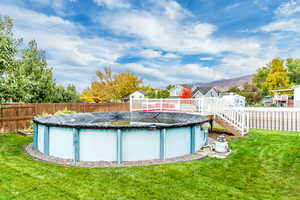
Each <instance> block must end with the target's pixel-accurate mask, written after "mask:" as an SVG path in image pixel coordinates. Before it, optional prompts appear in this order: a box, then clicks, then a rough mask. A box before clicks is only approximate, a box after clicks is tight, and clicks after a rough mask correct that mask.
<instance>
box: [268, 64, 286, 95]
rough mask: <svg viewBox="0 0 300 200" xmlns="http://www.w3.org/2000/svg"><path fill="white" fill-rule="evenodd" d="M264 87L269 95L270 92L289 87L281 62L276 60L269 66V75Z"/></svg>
mask: <svg viewBox="0 0 300 200" xmlns="http://www.w3.org/2000/svg"><path fill="white" fill-rule="evenodd" d="M263 85H264V87H265V88H266V89H267V90H268V92H269V94H271V93H272V90H278V89H287V88H289V87H290V84H289V77H288V74H287V71H286V69H285V67H284V62H283V60H281V59H279V58H276V59H273V60H272V62H271V64H270V73H269V74H268V76H267V78H266V81H265V82H264V84H263Z"/></svg>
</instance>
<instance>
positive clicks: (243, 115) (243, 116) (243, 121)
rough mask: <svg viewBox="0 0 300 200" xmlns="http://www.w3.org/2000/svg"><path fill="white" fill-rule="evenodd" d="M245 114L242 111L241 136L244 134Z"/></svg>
mask: <svg viewBox="0 0 300 200" xmlns="http://www.w3.org/2000/svg"><path fill="white" fill-rule="evenodd" d="M245 114H246V113H245V112H244V111H242V136H244V134H245Z"/></svg>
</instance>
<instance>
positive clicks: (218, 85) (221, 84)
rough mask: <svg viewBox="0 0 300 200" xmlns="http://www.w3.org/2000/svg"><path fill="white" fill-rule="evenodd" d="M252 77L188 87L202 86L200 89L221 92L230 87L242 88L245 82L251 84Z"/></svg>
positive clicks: (199, 83)
mask: <svg viewBox="0 0 300 200" xmlns="http://www.w3.org/2000/svg"><path fill="white" fill-rule="evenodd" d="M252 76H253V75H247V76H241V77H237V78H231V79H221V80H217V81H212V82H208V83H201V82H198V83H192V84H190V85H192V86H194V85H197V86H202V87H209V86H212V87H216V88H218V89H221V90H226V89H228V88H230V87H234V86H237V87H242V86H243V85H244V84H245V83H246V82H248V83H251V82H252Z"/></svg>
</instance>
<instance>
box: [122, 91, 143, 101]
mask: <svg viewBox="0 0 300 200" xmlns="http://www.w3.org/2000/svg"><path fill="white" fill-rule="evenodd" d="M135 92H139V93H142V94H143V95H146V92H145V91H141V90H137V91H135ZM135 92H133V93H135ZM133 93H130V94H127V95H126V96H124V97H122V98H123V99H129V96H130V95H131V94H133Z"/></svg>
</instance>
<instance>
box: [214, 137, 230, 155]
mask: <svg viewBox="0 0 300 200" xmlns="http://www.w3.org/2000/svg"><path fill="white" fill-rule="evenodd" d="M212 149H213V150H214V151H216V152H218V153H227V152H228V151H229V148H228V143H227V141H226V138H225V136H224V135H220V136H219V137H218V138H217V140H216V141H215V142H214V143H213V144H212Z"/></svg>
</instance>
